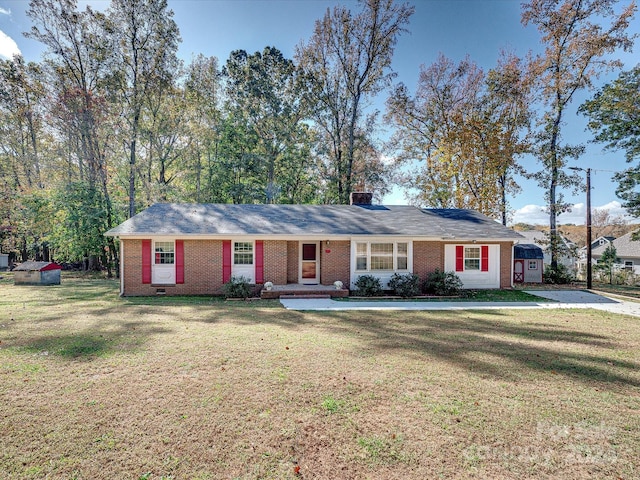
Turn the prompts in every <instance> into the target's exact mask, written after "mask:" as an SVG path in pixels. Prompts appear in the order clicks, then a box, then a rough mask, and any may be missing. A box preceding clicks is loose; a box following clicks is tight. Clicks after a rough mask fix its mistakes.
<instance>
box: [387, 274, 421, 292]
mask: <svg viewBox="0 0 640 480" xmlns="http://www.w3.org/2000/svg"><path fill="white" fill-rule="evenodd" d="M389 288H391V290H393V293H395V294H396V295H399V296H401V297H405V298H406V297H415V296H416V295H420V277H419V276H418V275H416V274H415V273H405V274H400V273H394V274H393V275H392V276H391V280H389Z"/></svg>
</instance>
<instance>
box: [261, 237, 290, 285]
mask: <svg viewBox="0 0 640 480" xmlns="http://www.w3.org/2000/svg"><path fill="white" fill-rule="evenodd" d="M289 243H292V242H287V241H286V240H265V241H264V281H265V282H273V283H274V284H275V285H285V284H286V283H287V281H288V279H289V269H288V259H289V255H288V250H289V248H288V247H289V245H288V244H289Z"/></svg>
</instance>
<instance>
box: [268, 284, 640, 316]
mask: <svg viewBox="0 0 640 480" xmlns="http://www.w3.org/2000/svg"><path fill="white" fill-rule="evenodd" d="M527 293H530V294H531V295H536V296H538V297H542V298H545V299H548V300H553V302H544V301H540V302H535V301H533V302H412V301H406V302H404V301H392V302H391V301H389V302H385V301H370V302H367V301H363V302H361V301H352V302H347V301H337V300H331V299H329V298H309V299H306V298H305V299H283V300H280V303H282V305H283V306H284V307H285V308H286V309H288V310H315V311H332V310H335V311H341V310H378V311H380V310H495V309H525V308H539V309H547V310H552V309H557V308H595V309H597V310H605V311H608V312H613V313H619V314H623V315H633V316H636V317H640V303H636V302H630V301H624V300H619V299H614V298H610V297H605V296H604V295H598V294H596V293H591V292H586V291H583V290H532V291H527Z"/></svg>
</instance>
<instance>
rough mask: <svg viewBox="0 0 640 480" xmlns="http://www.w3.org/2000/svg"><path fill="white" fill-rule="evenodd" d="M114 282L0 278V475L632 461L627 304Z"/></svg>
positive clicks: (337, 475) (624, 473) (638, 340)
mask: <svg viewBox="0 0 640 480" xmlns="http://www.w3.org/2000/svg"><path fill="white" fill-rule="evenodd" d="M117 291H118V287H117V284H116V282H114V281H106V280H81V279H71V278H66V277H64V276H63V284H62V285H61V286H55V287H16V286H14V285H13V284H12V283H11V277H10V276H5V279H4V280H0V432H1V434H0V478H2V479H42V478H47V479H134V480H139V479H155V480H158V479H161V478H165V479H169V478H172V479H232V478H242V479H254V478H278V479H287V478H289V479H295V478H304V479H352V478H354V479H356V478H357V479H366V478H370V479H392V478H397V479H408V478H415V479H433V478H460V479H463V478H478V479H485V478H491V479H503V478H513V479H516V478H517V479H523V478H525V479H526V478H531V479H541V478H542V479H544V478H561V479H583V478H584V479H587V478H588V479H594V478H596V479H597V478H602V479H605V478H606V479H634V478H635V479H637V478H640V319H637V318H633V317H625V316H616V315H613V314H608V313H604V312H600V311H581V310H557V311H556V310H554V311H548V310H547V311H544V312H542V311H539V310H531V311H526V310H524V311H523V310H519V311H507V310H504V311H494V312H487V311H451V312H395V313H394V312H391V313H390V312H384V313H376V312H333V313H301V312H289V311H286V310H284V309H283V308H281V307H280V305H279V303H277V302H276V301H254V302H225V301H222V300H212V299H210V298H170V297H153V298H130V299H126V298H125V299H121V298H119V297H118V295H117Z"/></svg>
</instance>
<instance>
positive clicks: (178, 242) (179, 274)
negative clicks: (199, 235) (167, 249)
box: [176, 240, 184, 283]
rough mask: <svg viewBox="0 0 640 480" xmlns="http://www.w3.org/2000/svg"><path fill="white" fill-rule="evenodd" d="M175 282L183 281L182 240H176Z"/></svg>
mask: <svg viewBox="0 0 640 480" xmlns="http://www.w3.org/2000/svg"><path fill="white" fill-rule="evenodd" d="M176 283H184V240H176Z"/></svg>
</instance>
